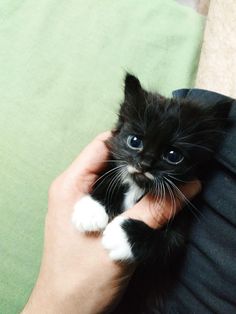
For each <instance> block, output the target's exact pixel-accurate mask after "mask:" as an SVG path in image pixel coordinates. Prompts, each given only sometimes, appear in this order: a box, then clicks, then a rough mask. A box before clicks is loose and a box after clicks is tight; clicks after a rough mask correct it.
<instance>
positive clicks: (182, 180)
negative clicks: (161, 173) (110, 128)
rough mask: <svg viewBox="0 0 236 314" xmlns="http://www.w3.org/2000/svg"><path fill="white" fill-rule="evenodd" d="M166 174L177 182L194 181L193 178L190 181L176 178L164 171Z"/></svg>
mask: <svg viewBox="0 0 236 314" xmlns="http://www.w3.org/2000/svg"><path fill="white" fill-rule="evenodd" d="M166 175H167V177H170V178H171V179H173V180H176V181H178V182H182V183H191V182H194V180H191V181H184V180H180V179H178V178H176V177H174V176H172V175H170V174H169V173H168V172H167V173H166Z"/></svg>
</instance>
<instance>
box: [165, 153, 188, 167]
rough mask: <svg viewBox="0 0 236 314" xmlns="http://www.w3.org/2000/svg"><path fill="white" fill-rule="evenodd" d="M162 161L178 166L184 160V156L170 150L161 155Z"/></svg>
mask: <svg viewBox="0 0 236 314" xmlns="http://www.w3.org/2000/svg"><path fill="white" fill-rule="evenodd" d="M163 159H164V160H165V161H167V162H168V163H169V164H171V165H178V164H179V163H181V162H182V161H183V160H184V156H183V155H182V154H181V153H180V152H179V151H177V150H174V149H170V150H169V151H167V152H166V153H165V154H164V155H163Z"/></svg>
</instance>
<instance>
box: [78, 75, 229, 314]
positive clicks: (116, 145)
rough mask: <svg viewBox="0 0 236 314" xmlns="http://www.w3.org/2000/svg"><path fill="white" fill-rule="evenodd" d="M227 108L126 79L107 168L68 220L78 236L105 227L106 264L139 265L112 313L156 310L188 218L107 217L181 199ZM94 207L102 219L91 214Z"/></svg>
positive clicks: (214, 142)
mask: <svg viewBox="0 0 236 314" xmlns="http://www.w3.org/2000/svg"><path fill="white" fill-rule="evenodd" d="M229 109H230V108H229V104H225V103H218V104H217V105H216V106H207V105H205V104H204V105H203V104H201V103H197V102H193V101H190V100H187V99H180V100H179V99H178V100H177V99H175V98H171V99H168V98H165V97H163V96H161V95H160V94H158V93H151V92H148V91H146V90H144V89H143V88H142V86H141V84H140V82H139V80H138V79H137V78H136V77H134V76H133V75H130V74H127V75H126V78H125V90H124V101H123V103H122V104H121V107H120V111H119V118H118V121H117V124H116V127H115V129H114V131H113V136H112V138H111V139H110V140H109V141H108V142H107V146H108V148H109V150H110V160H109V161H108V163H107V164H108V166H107V169H106V170H105V171H104V172H103V173H101V176H100V178H99V179H98V181H97V182H96V184H95V186H94V189H93V192H92V195H91V196H92V198H91V197H90V199H88V197H87V199H86V200H83V199H82V200H81V201H80V202H79V204H77V205H76V208H75V212H74V216H73V221H74V224H75V225H76V226H77V227H78V228H79V229H80V230H82V231H99V230H101V229H104V228H105V231H104V234H103V240H102V241H103V245H104V247H105V248H106V249H107V250H108V251H109V255H110V257H111V258H112V259H114V260H127V261H131V260H136V261H140V262H142V263H141V264H140V267H139V268H138V270H137V272H136V274H135V276H134V278H133V279H132V281H131V283H130V287H129V288H128V291H127V293H126V295H125V296H124V298H123V301H122V302H121V303H120V305H119V306H118V308H117V309H116V313H124V314H125V313H130V314H131V313H158V308H159V307H160V296H161V294H162V293H163V291H165V289H164V288H167V287H168V284H170V282H171V281H170V279H173V278H174V269H175V270H176V269H178V265H179V264H180V263H181V262H180V261H181V258H182V256H183V252H184V243H185V239H186V236H187V233H188V227H189V221H188V219H189V218H188V217H186V215H185V214H182V213H181V214H179V215H177V217H176V218H175V219H173V220H172V221H171V222H169V224H168V227H167V228H166V227H165V228H163V229H159V230H153V229H151V228H149V227H148V226H147V225H145V224H144V223H143V222H141V221H137V220H133V219H123V218H122V219H120V218H117V219H116V218H115V219H114V220H113V221H112V219H113V218H114V217H116V216H117V215H119V214H120V213H121V212H122V211H124V210H126V209H127V208H129V207H131V206H133V204H134V203H136V202H137V201H138V200H139V199H140V198H141V197H142V196H143V195H145V194H146V193H151V194H153V195H154V196H156V197H157V199H158V200H159V202H161V200H162V199H163V198H164V197H165V196H166V195H167V194H168V195H169V197H171V199H172V200H173V202H174V198H180V199H184V196H183V195H182V193H181V191H180V190H179V188H178V186H179V185H180V184H183V183H184V182H187V181H191V180H192V179H193V178H196V177H199V176H201V175H202V173H204V172H205V167H206V165H207V162H208V161H209V160H210V159H211V157H212V155H213V154H214V153H215V151H216V149H217V147H218V145H219V143H220V137H221V134H222V130H223V128H224V127H225V123H226V121H227V119H225V118H226V117H227V115H228V112H229ZM88 201H89V202H90V203H91V204H92V207H91V209H89V208H88V206H87V205H86V204H87V203H86V202H88ZM185 201H186V203H187V205H189V202H188V201H187V200H185ZM96 202H97V205H95V203H96ZM83 204H85V205H86V206H84V205H83ZM96 207H97V208H98V212H100V213H101V215H102V217H99V215H97V216H98V217H96V214H95V213H94V211H96ZM189 209H191V208H189ZM191 210H192V211H193V210H194V208H192V209H191ZM107 215H108V217H109V221H110V223H108V219H107ZM78 220H79V221H78ZM88 220H91V222H90V223H88ZM96 220H97V221H96ZM107 223H108V225H107ZM86 226H87V229H86ZM91 226H92V227H91ZM94 226H95V227H94ZM96 227H97V229H96ZM165 286H166V287H165ZM150 308H152V310H150ZM154 309H155V311H154ZM152 311H153V312H152Z"/></svg>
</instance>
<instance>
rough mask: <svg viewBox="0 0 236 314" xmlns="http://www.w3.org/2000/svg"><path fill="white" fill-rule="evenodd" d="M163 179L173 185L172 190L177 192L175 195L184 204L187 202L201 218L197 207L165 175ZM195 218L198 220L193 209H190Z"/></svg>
mask: <svg viewBox="0 0 236 314" xmlns="http://www.w3.org/2000/svg"><path fill="white" fill-rule="evenodd" d="M165 180H167V181H168V182H169V184H170V185H171V186H172V187H173V190H174V191H175V192H177V195H176V196H177V197H178V196H179V197H180V199H181V200H182V201H184V202H185V203H186V204H188V205H189V206H190V207H191V208H192V209H193V210H195V211H196V212H197V213H198V214H199V215H200V216H201V217H202V218H204V216H203V214H202V213H201V212H200V211H199V209H198V208H197V207H196V206H194V205H193V203H192V202H191V201H190V200H189V199H187V197H186V196H185V195H184V194H183V192H182V191H181V190H180V189H179V188H178V187H177V186H176V185H175V184H174V183H173V182H172V181H171V180H169V179H168V178H166V177H165ZM192 213H193V215H194V216H195V218H196V219H197V220H198V221H200V219H199V217H198V216H197V215H196V213H195V212H194V211H192Z"/></svg>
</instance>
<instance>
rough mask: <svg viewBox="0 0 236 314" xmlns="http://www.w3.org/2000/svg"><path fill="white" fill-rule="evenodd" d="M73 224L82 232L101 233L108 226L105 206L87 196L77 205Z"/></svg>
mask: <svg viewBox="0 0 236 314" xmlns="http://www.w3.org/2000/svg"><path fill="white" fill-rule="evenodd" d="M72 223H73V224H74V225H75V227H76V228H77V229H78V230H79V231H81V232H93V231H101V230H103V229H104V228H105V227H106V225H107V224H108V215H107V213H106V211H105V208H104V206H103V205H101V204H100V203H99V202H98V201H96V200H94V199H93V198H92V197H91V196H90V195H86V196H84V197H82V198H81V199H80V200H79V201H78V202H77V203H76V204H75V207H74V212H73V215H72Z"/></svg>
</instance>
